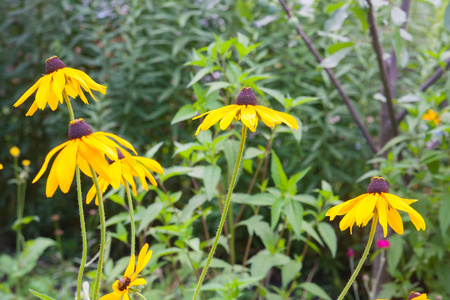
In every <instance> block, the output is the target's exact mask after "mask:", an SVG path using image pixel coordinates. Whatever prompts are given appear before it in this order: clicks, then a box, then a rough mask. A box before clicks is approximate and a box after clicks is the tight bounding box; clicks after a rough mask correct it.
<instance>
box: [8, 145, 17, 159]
mask: <svg viewBox="0 0 450 300" xmlns="http://www.w3.org/2000/svg"><path fill="white" fill-rule="evenodd" d="M9 153H10V154H11V155H12V156H14V157H17V156H19V155H20V149H19V147H16V146H14V147H11V149H9Z"/></svg>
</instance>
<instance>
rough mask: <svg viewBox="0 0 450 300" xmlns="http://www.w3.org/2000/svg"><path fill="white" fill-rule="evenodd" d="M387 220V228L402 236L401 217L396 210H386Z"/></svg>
mask: <svg viewBox="0 0 450 300" xmlns="http://www.w3.org/2000/svg"><path fill="white" fill-rule="evenodd" d="M387 220H388V223H389V226H391V228H392V229H394V231H395V232H397V233H398V234H403V222H402V217H401V216H400V214H399V213H398V211H397V210H396V209H390V210H388V214H387ZM384 237H386V234H385V235H384Z"/></svg>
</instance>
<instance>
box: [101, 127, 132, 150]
mask: <svg viewBox="0 0 450 300" xmlns="http://www.w3.org/2000/svg"><path fill="white" fill-rule="evenodd" d="M96 133H97V134H102V135H105V136H108V137H110V138H113V139H115V140H116V141H117V142H119V144H121V145H122V146H124V147H127V148H128V149H130V150H131V151H133V152H134V154H136V155H137V152H136V150H134V147H133V145H131V144H130V143H129V142H128V141H127V140H125V139H123V138H121V137H119V136H117V135H115V134H112V133H109V132H102V131H98V132H96Z"/></svg>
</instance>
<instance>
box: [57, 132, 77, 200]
mask: <svg viewBox="0 0 450 300" xmlns="http://www.w3.org/2000/svg"><path fill="white" fill-rule="evenodd" d="M77 150H78V139H75V140H72V141H71V142H70V143H69V144H67V146H66V147H65V148H64V149H63V150H62V151H61V153H60V154H59V155H58V157H60V159H61V161H60V163H59V165H58V166H57V169H56V174H57V177H58V183H59V188H60V189H61V191H62V192H63V193H67V192H69V189H70V186H71V185H72V182H73V177H74V176H75V166H76V162H77V159H76V157H77Z"/></svg>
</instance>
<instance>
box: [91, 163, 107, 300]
mask: <svg viewBox="0 0 450 300" xmlns="http://www.w3.org/2000/svg"><path fill="white" fill-rule="evenodd" d="M89 167H90V168H91V173H92V179H93V181H94V184H95V188H96V190H97V197H98V213H99V216H100V251H99V253H100V254H99V257H98V267H97V275H96V277H95V283H94V295H93V297H92V300H97V298H98V293H99V291H100V283H101V281H102V273H103V259H104V254H105V241H106V224H105V223H106V220H105V210H104V207H103V197H102V193H101V191H100V186H99V184H98V180H97V174H96V173H95V171H94V169H93V168H92V166H89Z"/></svg>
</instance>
